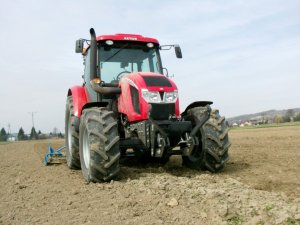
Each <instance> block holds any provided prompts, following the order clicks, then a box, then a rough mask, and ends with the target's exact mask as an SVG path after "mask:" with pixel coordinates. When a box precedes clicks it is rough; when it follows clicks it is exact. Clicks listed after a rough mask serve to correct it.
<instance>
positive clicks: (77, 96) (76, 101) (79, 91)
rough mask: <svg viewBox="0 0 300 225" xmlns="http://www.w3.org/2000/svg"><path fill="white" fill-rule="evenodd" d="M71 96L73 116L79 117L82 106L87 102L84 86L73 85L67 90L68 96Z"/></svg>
mask: <svg viewBox="0 0 300 225" xmlns="http://www.w3.org/2000/svg"><path fill="white" fill-rule="evenodd" d="M70 95H72V97H73V107H74V116H77V117H78V118H80V116H81V111H82V107H83V106H84V105H85V104H86V103H87V102H89V97H88V94H87V91H86V89H85V87H82V86H74V87H72V88H71V89H69V91H68V96H70Z"/></svg>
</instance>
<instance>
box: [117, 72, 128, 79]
mask: <svg viewBox="0 0 300 225" xmlns="http://www.w3.org/2000/svg"><path fill="white" fill-rule="evenodd" d="M123 73H131V72H129V71H127V70H125V71H122V72H121V73H119V74H118V75H117V78H116V80H120V79H121V75H122V74H123Z"/></svg>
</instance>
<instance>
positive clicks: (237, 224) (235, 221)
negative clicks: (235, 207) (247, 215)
mask: <svg viewBox="0 0 300 225" xmlns="http://www.w3.org/2000/svg"><path fill="white" fill-rule="evenodd" d="M227 222H228V224H229V225H241V224H243V218H242V217H241V216H239V215H236V216H233V217H231V218H229V219H228V220H227Z"/></svg>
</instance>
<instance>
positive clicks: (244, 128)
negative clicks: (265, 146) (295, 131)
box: [230, 122, 300, 131]
mask: <svg viewBox="0 0 300 225" xmlns="http://www.w3.org/2000/svg"><path fill="white" fill-rule="evenodd" d="M294 126H300V122H290V123H278V124H276V123H271V124H262V125H255V126H245V127H232V128H230V130H231V131H237V130H248V129H259V128H272V127H294Z"/></svg>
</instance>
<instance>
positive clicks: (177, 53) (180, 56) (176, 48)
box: [174, 45, 182, 59]
mask: <svg viewBox="0 0 300 225" xmlns="http://www.w3.org/2000/svg"><path fill="white" fill-rule="evenodd" d="M174 48H175V54H176V57H177V58H179V59H181V58H182V53H181V48H180V46H179V45H174Z"/></svg>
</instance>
